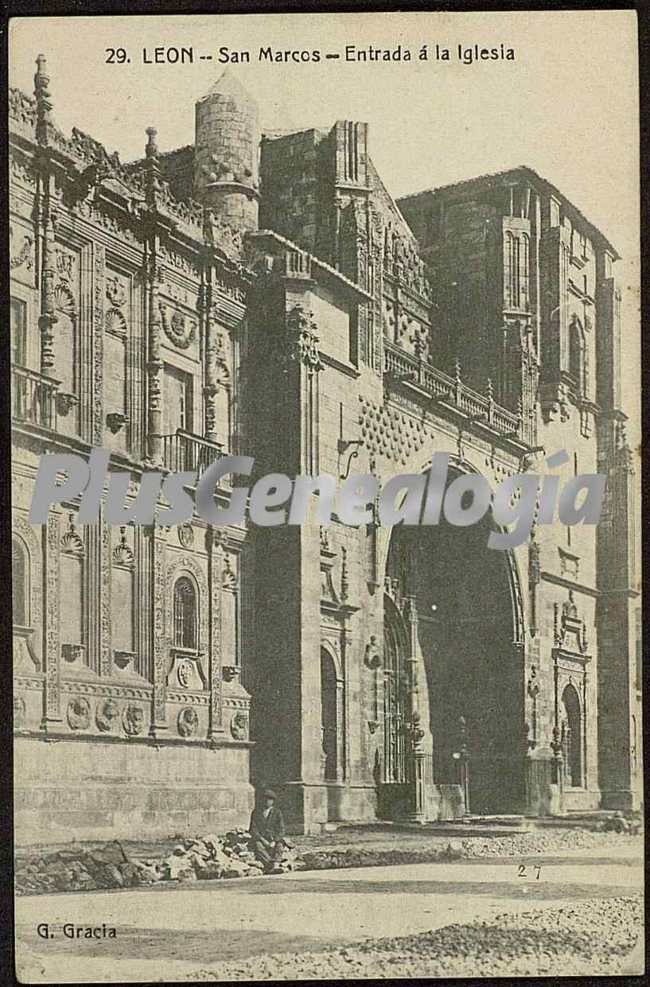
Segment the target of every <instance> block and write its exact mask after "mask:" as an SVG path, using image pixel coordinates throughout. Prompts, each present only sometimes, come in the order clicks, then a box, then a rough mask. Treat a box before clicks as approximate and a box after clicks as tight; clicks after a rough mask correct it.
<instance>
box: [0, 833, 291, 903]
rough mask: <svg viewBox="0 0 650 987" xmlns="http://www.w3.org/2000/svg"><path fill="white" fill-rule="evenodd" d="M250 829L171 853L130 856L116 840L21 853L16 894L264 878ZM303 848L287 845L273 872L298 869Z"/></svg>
mask: <svg viewBox="0 0 650 987" xmlns="http://www.w3.org/2000/svg"><path fill="white" fill-rule="evenodd" d="M250 841H251V838H250V833H248V832H247V831H246V830H244V829H234V830H231V831H230V832H229V833H226V834H225V836H204V837H201V838H197V839H185V840H183V841H182V842H180V843H178V844H177V845H176V846H175V847H174V849H173V850H172V852H171V853H170V854H168V856H166V857H159V858H155V857H147V858H138V857H129V856H127V854H126V853H125V851H124V848H123V847H122V844H121V843H119V842H118V841H117V840H115V841H113V842H112V843H108V844H106V845H105V846H103V847H101V848H98V849H92V850H89V849H85V848H82V847H74V846H72V847H65V848H64V849H61V850H57V851H56V852H53V853H47V854H44V855H39V854H38V853H36V854H30V855H29V856H25V857H19V858H18V859H17V860H16V866H15V886H16V893H17V894H44V893H47V892H52V891H92V890H96V889H99V888H125V887H136V886H138V885H143V884H155V883H157V882H159V881H195V880H215V879H220V878H228V877H259V876H260V874H263V873H264V865H263V864H262V862H261V861H259V860H258V859H257V857H256V856H255V854H254V853H253V851H252V850H251V849H250ZM299 860H300V858H299V855H298V851H297V850H296V849H295V847H293V846H292V845H291V844H289V843H285V846H284V849H283V854H282V856H281V857H280V858H279V859H278V860H277V862H276V863H275V864H274V867H273V872H274V873H281V872H285V871H290V870H295V869H296V867H297V866H298V863H299Z"/></svg>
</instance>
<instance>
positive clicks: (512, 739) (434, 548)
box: [385, 520, 524, 813]
mask: <svg viewBox="0 0 650 987" xmlns="http://www.w3.org/2000/svg"><path fill="white" fill-rule="evenodd" d="M489 531H490V525H489V522H488V521H487V520H484V521H482V522H480V523H478V524H475V525H471V526H468V527H466V528H461V527H454V526H451V525H449V524H447V523H446V522H444V521H443V520H441V523H440V524H439V525H436V526H427V527H419V528H416V527H396V528H395V529H394V531H393V535H392V539H391V545H390V550H389V555H388V563H387V576H388V581H389V584H390V585H392V586H393V587H394V588H395V591H396V594H397V599H396V604H397V607H398V608H401V609H402V611H403V610H404V607H403V604H401V603H400V600H403V599H405V598H406V597H410V598H411V600H412V601H413V602H414V604H415V614H416V634H415V648H416V658H417V665H418V679H419V706H420V711H421V725H422V727H423V728H424V729H425V737H424V739H423V742H422V744H423V747H424V748H425V749H426V751H427V759H429V758H430V761H431V770H430V772H428V778H429V783H431V781H432V782H433V783H434V784H436V785H438V784H443V785H448V784H458V783H459V782H460V761H459V758H458V752H459V750H460V747H461V745H462V743H463V736H462V727H461V717H464V720H465V725H466V734H465V738H464V739H465V743H466V745H467V749H468V753H469V769H468V770H469V801H470V810H471V811H472V812H473V813H503V812H516V811H520V810H521V807H522V798H523V738H524V668H523V660H522V658H521V654H520V649H519V648H518V647H516V645H515V643H514V642H515V638H516V629H515V628H516V621H515V616H514V613H515V611H514V605H513V594H512V589H511V571H510V569H509V559H508V556H507V554H506V553H505V552H503V551H499V550H495V549H490V548H488V547H487V541H488V534H489ZM394 625H395V616H394V612H393V611H392V610H391V608H390V607H387V613H386V616H385V628H386V629H385V653H386V654H387V655H389V656H391V661H392V662H393V664H395V663H396V659H395V656H394V651H395V649H396V647H398V646H399V642H400V640H402V639H401V638H400V636H399V634H397V635H396V633H395V630H394ZM388 712H389V719H388V724H387V729H393V732H394V722H393V720H391V718H390V713H391V710H389V711H388ZM397 712H399V711H397ZM393 719H394V718H393ZM427 726H428V728H429V729H428V731H427V729H426V728H427ZM391 740H392V742H393V744H394V743H395V741H394V738H391Z"/></svg>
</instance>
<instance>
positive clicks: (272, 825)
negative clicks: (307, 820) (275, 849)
mask: <svg viewBox="0 0 650 987" xmlns="http://www.w3.org/2000/svg"><path fill="white" fill-rule="evenodd" d="M249 832H250V834H251V836H252V837H253V839H254V840H255V839H258V838H259V837H260V836H261V837H262V839H264V840H268V841H269V842H270V843H275V842H277V840H281V839H282V837H283V836H284V818H283V816H282V812H281V811H280V809H278V808H277V806H275V805H273V806H271V811H270V812H269V814H268V816H266V817H265V816H264V810H263V808H262V806H261V805H256V806H255V808H254V809H253V812H252V815H251V822H250V826H249Z"/></svg>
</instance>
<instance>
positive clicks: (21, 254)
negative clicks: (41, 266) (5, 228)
mask: <svg viewBox="0 0 650 987" xmlns="http://www.w3.org/2000/svg"><path fill="white" fill-rule="evenodd" d="M33 243H34V240H33V237H31V236H29V234H27V233H25V234H23V241H22V244H21V246H20V247H16V246H15V244H14V229H13V226H10V227H9V267H10V269H11V270H12V271H13V270H15V269H16V268H17V267H21V266H22V265H23V264H24V265H25V267H26V268H27V270H28V271H31V269H32V267H33V266H34V262H33V258H32V245H33Z"/></svg>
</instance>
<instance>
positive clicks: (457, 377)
mask: <svg viewBox="0 0 650 987" xmlns="http://www.w3.org/2000/svg"><path fill="white" fill-rule="evenodd" d="M454 379H455V381H456V383H457V384H460V360H459V359H458V357H456V363H455V364H454Z"/></svg>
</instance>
